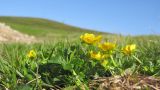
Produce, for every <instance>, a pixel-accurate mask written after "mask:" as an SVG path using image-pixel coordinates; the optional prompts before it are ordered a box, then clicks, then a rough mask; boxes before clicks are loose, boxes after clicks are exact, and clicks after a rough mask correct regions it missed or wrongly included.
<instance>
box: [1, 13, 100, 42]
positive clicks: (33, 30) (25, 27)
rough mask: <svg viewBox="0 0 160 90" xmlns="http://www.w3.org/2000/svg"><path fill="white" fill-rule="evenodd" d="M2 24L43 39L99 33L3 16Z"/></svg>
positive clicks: (38, 19)
mask: <svg viewBox="0 0 160 90" xmlns="http://www.w3.org/2000/svg"><path fill="white" fill-rule="evenodd" d="M0 22H4V23H6V24H7V25H9V26H11V27H12V28H13V29H16V30H18V31H20V32H22V33H26V34H29V35H33V36H36V37H38V38H43V39H46V38H47V39H53V38H63V37H68V38H75V37H77V36H79V35H80V34H82V33H84V32H92V33H97V32H96V31H92V30H88V29H82V28H79V27H74V26H70V25H67V24H64V23H60V22H56V21H51V20H47V19H41V18H30V17H6V16H1V17H0ZM98 33H100V32H98ZM44 37H45V38H44Z"/></svg>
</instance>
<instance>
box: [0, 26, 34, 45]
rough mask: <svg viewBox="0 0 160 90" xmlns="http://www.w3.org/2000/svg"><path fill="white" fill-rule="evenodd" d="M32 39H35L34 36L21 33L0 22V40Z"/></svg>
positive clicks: (25, 40)
mask: <svg viewBox="0 0 160 90" xmlns="http://www.w3.org/2000/svg"><path fill="white" fill-rule="evenodd" d="M34 41H36V39H35V37H34V36H29V35H27V34H22V33H20V32H18V31H17V30H14V29H12V28H11V27H10V26H8V25H6V24H5V23H0V42H22V43H31V42H34Z"/></svg>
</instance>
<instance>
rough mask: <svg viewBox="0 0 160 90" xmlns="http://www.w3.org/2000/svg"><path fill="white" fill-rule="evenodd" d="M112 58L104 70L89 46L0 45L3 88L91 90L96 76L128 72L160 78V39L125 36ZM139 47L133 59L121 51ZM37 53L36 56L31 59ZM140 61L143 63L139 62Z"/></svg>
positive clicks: (73, 43) (66, 43) (57, 43)
mask: <svg viewBox="0 0 160 90" xmlns="http://www.w3.org/2000/svg"><path fill="white" fill-rule="evenodd" d="M113 40H116V39H113ZM116 41H117V47H116V48H117V49H116V50H117V51H116V52H115V54H113V59H114V62H115V63H116V65H114V63H113V62H112V60H111V58H109V59H108V64H107V65H106V67H107V68H106V67H103V66H102V65H101V64H100V63H99V62H98V61H96V60H93V59H92V58H90V55H89V50H91V49H93V47H95V46H87V45H84V44H83V43H81V42H80V40H77V41H74V42H69V41H68V42H56V43H47V44H43V43H38V44H28V45H27V44H19V43H14V44H13V43H10V44H0V89H12V90H32V89H43V88H45V89H51V88H52V89H57V88H59V89H62V88H65V87H68V86H78V87H80V88H82V87H83V88H85V89H88V82H89V80H92V79H94V78H96V77H106V76H107V77H110V76H113V75H124V74H126V73H128V71H129V74H135V75H146V76H160V70H159V68H160V40H159V38H157V37H156V38H149V37H147V38H146V37H125V38H124V37H122V38H118V39H117V40H116ZM127 44H136V45H137V49H136V52H135V53H134V57H132V56H125V55H123V54H122V53H121V48H122V47H124V46H125V45H127ZM30 50H35V52H36V53H37V56H36V57H35V58H28V57H27V53H28V52H29V51H30ZM137 60H139V61H140V62H141V63H139V62H138V61H137Z"/></svg>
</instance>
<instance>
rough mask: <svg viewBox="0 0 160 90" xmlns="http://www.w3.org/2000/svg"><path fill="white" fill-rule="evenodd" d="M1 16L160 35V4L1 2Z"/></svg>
mask: <svg viewBox="0 0 160 90" xmlns="http://www.w3.org/2000/svg"><path fill="white" fill-rule="evenodd" d="M0 15H1V16H6V15H7V16H31V17H42V18H48V19H52V20H56V21H60V22H64V23H67V24H70V25H74V26H79V27H83V28H89V29H96V30H99V31H104V32H112V33H121V34H124V35H126V34H131V35H141V34H160V0H0Z"/></svg>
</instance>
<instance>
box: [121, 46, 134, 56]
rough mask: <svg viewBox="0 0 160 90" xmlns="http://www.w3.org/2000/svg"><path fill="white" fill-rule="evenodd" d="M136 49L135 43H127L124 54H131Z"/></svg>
mask: <svg viewBox="0 0 160 90" xmlns="http://www.w3.org/2000/svg"><path fill="white" fill-rule="evenodd" d="M135 49H136V45H135V44H131V45H127V46H125V47H124V48H122V50H123V53H124V54H127V55H128V54H131V53H132V52H133V51H134V50H135Z"/></svg>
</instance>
